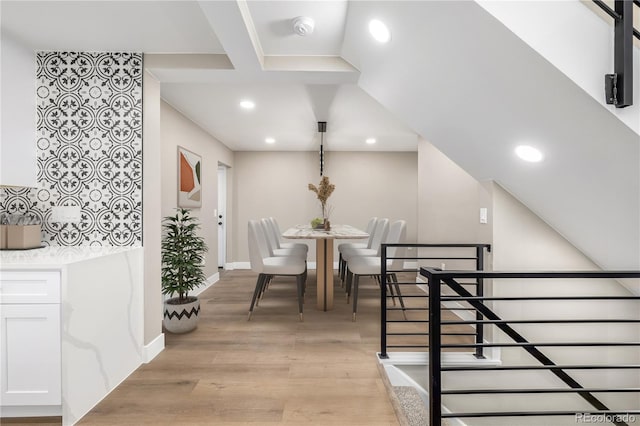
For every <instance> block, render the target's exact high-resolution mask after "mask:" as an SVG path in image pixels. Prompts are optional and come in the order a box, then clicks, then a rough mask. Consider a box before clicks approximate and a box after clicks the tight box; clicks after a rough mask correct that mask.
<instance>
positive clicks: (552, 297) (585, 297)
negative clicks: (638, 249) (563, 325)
mask: <svg viewBox="0 0 640 426" xmlns="http://www.w3.org/2000/svg"><path fill="white" fill-rule="evenodd" d="M440 300H441V301H443V302H449V301H452V300H503V301H510V300H513V301H527V300H640V296H530V297H481V296H471V297H462V296H460V297H458V296H443V297H441V298H440Z"/></svg>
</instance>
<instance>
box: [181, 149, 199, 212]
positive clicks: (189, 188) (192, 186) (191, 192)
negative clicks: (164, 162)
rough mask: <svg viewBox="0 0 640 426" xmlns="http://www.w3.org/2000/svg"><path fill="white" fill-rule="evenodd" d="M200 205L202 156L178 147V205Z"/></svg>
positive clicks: (186, 206) (187, 206) (194, 206)
mask: <svg viewBox="0 0 640 426" xmlns="http://www.w3.org/2000/svg"><path fill="white" fill-rule="evenodd" d="M201 206H202V157H200V156H199V155H198V154H196V153H193V152H191V151H189V150H187V149H184V148H183V147H181V146H179V147H178V207H184V208H187V209H188V208H197V207H201Z"/></svg>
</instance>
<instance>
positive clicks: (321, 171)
mask: <svg viewBox="0 0 640 426" xmlns="http://www.w3.org/2000/svg"><path fill="white" fill-rule="evenodd" d="M323 173H324V133H320V177H322V175H323Z"/></svg>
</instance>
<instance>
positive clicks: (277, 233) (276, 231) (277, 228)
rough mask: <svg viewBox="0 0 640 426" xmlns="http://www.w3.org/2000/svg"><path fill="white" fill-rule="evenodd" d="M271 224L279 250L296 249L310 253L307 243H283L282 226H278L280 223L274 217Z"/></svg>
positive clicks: (270, 219)
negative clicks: (281, 237) (281, 239)
mask: <svg viewBox="0 0 640 426" xmlns="http://www.w3.org/2000/svg"><path fill="white" fill-rule="evenodd" d="M269 222H270V224H271V230H272V232H273V234H274V235H275V243H276V246H277V248H283V249H286V248H296V249H297V250H304V251H305V253H306V252H308V251H309V246H308V245H306V244H305V243H283V242H281V241H280V236H281V235H282V232H281V231H280V226H279V225H278V221H277V220H276V219H275V218H274V217H270V218H269Z"/></svg>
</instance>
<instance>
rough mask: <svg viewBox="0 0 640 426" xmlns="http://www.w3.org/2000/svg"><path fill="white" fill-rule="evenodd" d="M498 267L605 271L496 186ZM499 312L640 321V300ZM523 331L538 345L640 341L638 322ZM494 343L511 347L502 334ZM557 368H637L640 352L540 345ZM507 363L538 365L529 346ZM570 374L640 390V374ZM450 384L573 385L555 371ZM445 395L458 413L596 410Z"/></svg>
mask: <svg viewBox="0 0 640 426" xmlns="http://www.w3.org/2000/svg"><path fill="white" fill-rule="evenodd" d="M492 193H493V201H494V203H493V228H494V234H493V266H494V270H496V271H514V270H518V271H541V270H598V269H599V268H598V267H597V266H596V265H595V264H594V263H593V262H592V261H590V260H589V259H588V258H587V257H586V256H585V255H583V254H582V253H581V252H580V251H578V250H577V249H576V248H575V247H574V246H572V245H571V244H570V243H569V242H568V241H567V240H565V239H564V238H563V237H562V236H560V235H559V234H558V233H557V232H555V231H554V230H553V229H551V228H550V227H549V226H548V225H547V224H545V223H544V222H543V221H542V220H541V219H540V218H538V217H537V216H536V215H534V214H533V213H532V212H531V211H529V209H527V208H526V207H525V206H524V205H523V204H521V203H520V202H518V201H517V200H516V199H515V198H513V197H512V196H511V195H510V194H508V193H507V192H506V191H505V190H504V189H502V188H501V187H500V186H498V185H493V188H492ZM492 290H493V295H494V296H505V297H509V296H512V297H515V296H525V297H526V296H575V295H584V296H589V295H591V296H595V295H612V296H616V295H620V296H628V295H629V294H630V293H629V292H628V291H627V290H626V289H625V288H624V287H623V286H622V285H620V284H619V283H618V282H616V281H614V280H590V281H586V280H527V281H523V280H494V282H493V285H492ZM493 309H494V311H495V312H496V313H497V314H498V315H499V316H500V317H501V318H503V319H544V318H546V319H552V318H556V319H557V318H565V319H569V318H630V319H638V318H640V317H639V313H638V310H637V301H629V302H622V303H621V302H614V301H602V300H597V301H580V302H576V301H572V302H567V301H544V302H541V301H537V302H530V301H527V302H494V304H493ZM515 328H516V330H517V331H518V332H519V333H521V334H522V335H523V336H524V337H525V338H527V339H528V340H529V341H531V342H552V341H559V342H571V341H574V342H575V341H583V342H584V341H607V340H614V339H619V340H620V341H630V342H633V341H638V335H639V332H638V327H637V325H620V324H615V325H602V324H590V325H584V324H580V325H567V324H563V325H550V326H539V325H517V326H515ZM494 339H495V340H496V341H500V342H512V340H511V339H509V338H507V337H506V336H505V335H504V334H502V333H500V332H498V333H496V334H495V337H494ZM540 349H541V350H542V352H544V353H545V354H546V355H547V356H548V357H550V358H551V359H552V360H553V361H554V362H556V363H557V364H565V365H566V364H637V363H638V361H639V358H640V355H639V354H638V351H637V348H633V347H630V348H580V349H575V348H571V349H562V348H550V347H544V348H540ZM502 361H503V363H504V364H507V365H515V364H519V365H522V364H525V365H536V364H538V362H537V361H535V360H534V359H533V358H532V357H531V356H529V355H527V354H526V352H525V351H524V350H522V349H511V348H503V349H502ZM569 373H570V375H571V376H572V377H574V378H576V379H577V380H578V382H580V383H581V384H582V385H583V386H585V387H607V386H612V387H616V386H619V387H638V385H639V384H640V375H639V374H638V372H637V371H625V370H620V371H614V370H609V371H607V370H593V371H591V370H572V371H569ZM443 383H444V385H445V386H447V387H452V388H455V387H463V388H464V387H483V388H484V387H506V388H521V387H566V385H565V384H564V383H563V382H562V381H560V380H559V379H558V378H556V377H555V376H554V375H553V374H552V373H550V372H547V373H541V372H534V373H530V372H522V373H511V372H509V373H496V372H491V373H488V374H484V373H474V374H471V373H469V374H465V375H463V374H460V373H447V375H446V379H445V381H444V382H443ZM597 396H598V398H599V399H600V400H601V401H603V402H604V403H605V404H607V405H608V406H609V407H610V408H618V409H621V408H624V409H628V408H632V409H638V408H639V407H640V403H639V401H638V397H637V395H632V394H620V393H616V394H598V395H597ZM461 400H462V399H460V398H459V399H457V400H456V399H453V398H445V405H446V406H447V407H448V408H449V409H451V410H452V411H475V410H482V411H494V410H495V411H518V410H524V411H526V410H538V409H546V410H574V409H575V410H578V411H588V410H589V409H590V408H591V407H590V405H589V404H588V403H586V402H585V401H584V400H583V399H582V398H580V397H579V396H575V395H572V394H566V395H564V394H563V395H543V394H541V395H536V396H535V398H532V397H531V395H522V396H515V397H512V396H502V395H498V396H495V395H494V396H491V398H480V397H465V398H464V403H463V404H459V402H457V401H461ZM468 424H470V425H498V424H502V425H512V424H513V420H512V419H511V420H503V421H500V419H491V420H472V421H470V422H468ZM518 424H519V425H523V426H524V425H532V426H533V425H540V424H545V425H549V426H551V425H569V424H575V419H574V418H573V417H567V418H560V417H555V418H554V417H549V418H537V417H536V418H532V419H530V420H527V419H526V418H519V419H518Z"/></svg>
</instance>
